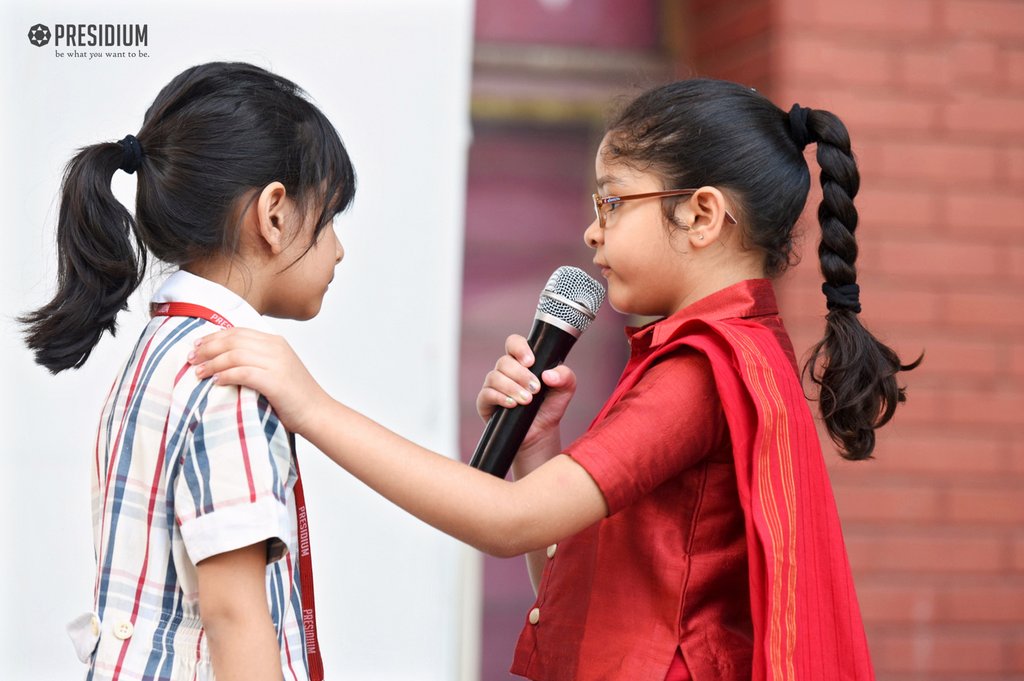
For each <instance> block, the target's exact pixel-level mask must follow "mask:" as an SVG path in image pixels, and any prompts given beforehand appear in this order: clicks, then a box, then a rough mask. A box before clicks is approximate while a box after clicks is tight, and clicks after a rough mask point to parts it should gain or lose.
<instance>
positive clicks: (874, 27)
mask: <svg viewBox="0 0 1024 681" xmlns="http://www.w3.org/2000/svg"><path fill="white" fill-rule="evenodd" d="M933 7H934V3H932V2H931V1H930V0H900V2H889V1H888V0H859V1H858V2H844V1H843V0H817V5H816V9H817V17H818V21H817V23H818V25H819V26H823V27H834V28H838V29H841V30H842V31H868V32H871V33H878V34H895V35H893V37H894V38H896V37H897V36H898V39H899V40H905V39H906V38H907V36H908V35H909V34H913V33H918V34H926V35H927V34H929V33H930V32H931V31H933V30H934V29H935V28H936V26H935V21H934V20H933V11H932V10H933Z"/></svg>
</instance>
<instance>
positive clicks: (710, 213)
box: [683, 186, 726, 248]
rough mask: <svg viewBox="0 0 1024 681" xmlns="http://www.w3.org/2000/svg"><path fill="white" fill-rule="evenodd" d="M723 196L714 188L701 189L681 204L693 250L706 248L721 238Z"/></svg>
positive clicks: (724, 210)
mask: <svg viewBox="0 0 1024 681" xmlns="http://www.w3.org/2000/svg"><path fill="white" fill-rule="evenodd" d="M725 204H726V201H725V195H724V194H722V192H721V191H720V190H719V189H718V188H716V187H707V186H705V187H701V188H700V189H698V190H697V191H695V192H694V193H693V195H692V196H691V197H690V200H689V201H687V202H686V203H685V204H683V207H684V208H685V210H686V213H687V214H688V215H687V216H685V217H688V218H689V219H688V220H685V222H686V223H687V224H689V225H690V229H689V230H688V231H687V234H688V236H689V238H690V245H691V246H693V247H694V248H706V247H707V246H710V245H711V244H713V243H715V242H716V241H718V240H719V239H720V238H721V237H722V226H723V225H724V224H725V223H726V217H725V215H726V208H725Z"/></svg>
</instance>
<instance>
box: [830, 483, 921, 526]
mask: <svg viewBox="0 0 1024 681" xmlns="http://www.w3.org/2000/svg"><path fill="white" fill-rule="evenodd" d="M833 489H834V491H835V494H836V504H837V505H838V507H839V516H840V517H841V518H842V519H843V522H844V523H845V522H848V521H894V522H928V521H930V520H932V519H933V518H935V517H936V516H938V515H939V513H940V505H939V499H940V495H941V493H940V490H938V489H937V488H935V487H934V486H922V485H884V486H883V485H879V484H877V483H873V482H869V483H850V482H837V483H836V484H835V485H834V487H833Z"/></svg>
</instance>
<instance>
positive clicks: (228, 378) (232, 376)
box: [210, 367, 260, 391]
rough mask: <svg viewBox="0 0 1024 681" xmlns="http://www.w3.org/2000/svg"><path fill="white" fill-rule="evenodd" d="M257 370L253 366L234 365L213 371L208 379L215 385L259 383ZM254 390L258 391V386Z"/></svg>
mask: <svg viewBox="0 0 1024 681" xmlns="http://www.w3.org/2000/svg"><path fill="white" fill-rule="evenodd" d="M258 371H260V370H259V369H256V368H254V367H234V368H232V369H224V370H223V371H220V372H218V373H215V374H213V375H212V376H211V377H210V379H211V380H212V381H213V382H214V383H216V384H217V385H244V386H253V385H258V384H259V377H258V375H257V372H258ZM256 390H257V391H259V389H258V388H257V389H256Z"/></svg>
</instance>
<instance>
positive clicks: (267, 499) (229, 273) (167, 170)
mask: <svg viewBox="0 0 1024 681" xmlns="http://www.w3.org/2000/svg"><path fill="white" fill-rule="evenodd" d="M118 170H123V171H124V172H126V173H129V174H134V175H135V177H136V178H137V182H138V185H137V192H136V202H135V210H134V212H132V211H129V210H128V209H127V208H126V207H125V206H123V205H121V204H120V203H119V202H118V200H117V198H116V197H115V196H114V195H113V193H112V192H111V178H112V176H113V175H114V173H115V172H117V171H118ZM354 193H355V174H354V171H353V168H352V164H351V162H350V160H349V157H348V154H347V152H346V150H345V147H344V145H343V144H342V142H341V139H340V138H339V137H338V134H337V132H336V131H335V130H334V128H333V126H332V125H331V123H330V122H329V121H328V120H327V119H326V117H325V116H324V115H323V113H322V112H321V111H320V110H318V109H317V108H316V107H315V106H314V105H313V104H311V103H310V102H309V101H308V99H306V97H305V95H304V93H303V92H302V90H300V89H299V88H298V86H296V85H295V84H294V83H292V82H291V81H288V80H286V79H284V78H282V77H280V76H277V75H274V74H272V73H269V72H267V71H265V70H263V69H260V68H258V67H255V66H251V65H249V64H242V63H210V64H203V65H200V66H195V67H192V68H189V69H187V70H186V71H184V72H183V73H181V74H179V75H178V76H176V77H175V78H174V79H173V80H171V82H170V83H168V84H167V85H166V86H165V87H164V88H163V89H162V90H161V91H160V93H159V94H158V95H157V97H156V100H155V101H154V102H153V104H152V105H151V106H150V107H149V110H148V111H147V112H146V115H145V117H144V119H143V123H142V127H141V128H140V129H139V131H138V132H137V133H136V134H134V135H127V136H125V137H124V138H123V139H122V140H121V141H120V142H104V143H100V144H95V145H92V146H89V147H85V148H83V149H81V150H79V152H78V153H77V154H76V155H75V157H74V158H73V159H72V160H71V162H70V163H69V164H68V166H67V170H66V172H65V174H64V180H63V185H62V191H61V202H60V212H59V217H58V223H57V255H58V284H57V291H56V293H55V294H54V297H53V300H51V301H50V302H49V303H47V304H45V305H43V306H42V307H40V308H39V309H37V310H35V311H33V312H30V313H28V314H26V315H25V316H24V317H23V318H22V322H23V323H24V324H25V325H26V342H27V344H28V346H29V347H30V348H31V349H32V350H33V351H34V353H35V357H36V361H37V362H38V363H39V364H41V365H43V366H44V367H46V368H47V369H49V370H50V371H51V372H53V373H58V372H61V371H64V370H66V369H72V368H78V367H80V366H82V365H83V363H85V361H86V360H87V359H88V358H89V355H90V354H91V353H92V351H93V348H94V347H95V346H96V344H97V342H98V341H99V340H100V338H101V337H102V335H103V334H104V332H109V333H111V334H113V333H114V332H115V330H116V328H117V315H118V313H119V312H121V311H122V310H124V309H126V308H127V305H128V300H129V297H130V296H131V295H132V293H133V292H134V291H135V289H136V288H137V287H138V286H139V283H140V282H141V280H142V278H143V276H144V275H145V272H146V266H147V263H148V262H150V261H152V260H157V261H160V262H162V263H165V264H167V265H171V266H173V268H174V269H175V270H176V271H174V272H173V274H171V275H170V277H169V278H168V279H167V280H166V281H165V282H164V283H163V285H162V286H161V287H160V289H159V290H158V292H157V293H156V295H155V296H154V297H153V299H152V304H151V306H150V312H151V315H152V319H151V321H150V322H149V324H148V325H147V326H146V327H145V328H144V329H143V330H142V333H141V335H140V337H139V340H138V342H137V343H136V344H135V347H134V349H133V350H132V353H131V355H130V357H128V359H127V361H126V362H125V364H124V366H123V367H122V369H121V370H120V371H119V372H118V374H117V376H116V377H115V378H114V381H113V385H112V386H111V388H110V392H109V395H108V397H107V400H106V403H105V404H104V406H103V410H102V413H101V418H100V424H99V432H98V433H97V436H96V439H95V449H94V451H93V456H94V458H95V461H94V465H93V466H91V468H92V470H93V475H92V499H93V521H94V522H93V528H94V544H95V554H96V561H97V571H96V582H95V590H94V609H93V610H92V611H91V612H88V613H85V614H83V615H81V616H79V617H78V618H76V619H75V620H74V621H72V623H71V624H70V625H69V627H68V631H69V633H70V635H71V638H72V641H73V643H74V645H75V648H76V651H77V653H78V655H79V657H80V658H81V659H82V661H83V662H85V663H86V664H87V665H88V668H89V669H88V675H87V678H88V679H89V680H90V681H100V680H102V679H119V680H121V681H132V680H138V681H141V680H142V679H147V680H152V681H185V680H186V679H188V680H194V679H199V680H204V679H205V680H206V681H212V679H214V676H215V675H216V678H217V679H222V680H223V679H246V680H247V681H249V680H260V679H266V680H268V681H269V680H271V679H273V680H274V681H280V679H282V678H287V679H312V680H314V681H319V680H320V679H322V678H323V669H322V663H321V660H320V651H319V647H318V645H317V640H316V622H315V610H314V608H313V602H312V598H313V589H312V574H311V572H310V564H309V553H308V550H303V551H302V552H301V553H300V551H299V541H298V537H299V536H300V534H302V535H303V536H304V535H305V534H306V533H307V532H308V528H307V527H306V526H305V510H304V501H303V499H302V487H301V485H302V483H301V477H300V475H299V469H298V462H297V461H296V459H295V454H294V450H293V446H292V440H291V436H290V435H289V433H288V432H287V431H286V430H285V428H284V426H283V425H282V424H281V422H280V420H279V419H278V417H277V415H276V414H275V413H274V412H273V410H272V409H271V408H270V406H269V405H268V404H267V401H266V399H265V398H264V397H263V396H262V395H259V394H258V393H256V392H255V391H253V390H251V389H248V388H238V387H232V386H225V385H218V384H217V383H216V381H213V380H210V379H198V378H196V377H195V376H194V375H193V373H192V372H191V371H187V370H186V369H187V368H188V367H189V362H188V356H189V354H190V353H191V351H192V348H193V342H194V341H195V339H197V338H200V337H202V336H204V335H206V334H208V333H210V331H211V330H213V329H216V328H218V327H230V326H232V325H234V324H239V325H244V326H248V327H254V328H266V326H265V322H264V320H263V315H269V316H274V317H283V318H289V319H300V320H301V319H309V318H311V317H313V316H315V315H316V314H317V313H318V312H319V310H320V305H321V302H322V300H323V296H324V293H325V292H326V289H327V285H328V283H329V282H330V280H331V279H332V278H333V273H334V268H335V266H336V265H337V264H338V262H340V261H341V258H342V255H343V251H342V248H341V244H340V243H339V242H338V239H337V236H336V234H335V232H334V227H333V219H334V217H335V216H336V215H337V214H338V213H340V212H342V211H343V210H345V208H346V207H347V206H348V205H349V203H350V202H351V201H352V198H353V195H354ZM296 519H298V523H299V524H296V522H297V521H296ZM303 548H304V549H305V548H306V547H305V546H304V547H303Z"/></svg>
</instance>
